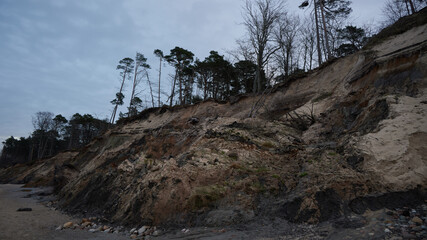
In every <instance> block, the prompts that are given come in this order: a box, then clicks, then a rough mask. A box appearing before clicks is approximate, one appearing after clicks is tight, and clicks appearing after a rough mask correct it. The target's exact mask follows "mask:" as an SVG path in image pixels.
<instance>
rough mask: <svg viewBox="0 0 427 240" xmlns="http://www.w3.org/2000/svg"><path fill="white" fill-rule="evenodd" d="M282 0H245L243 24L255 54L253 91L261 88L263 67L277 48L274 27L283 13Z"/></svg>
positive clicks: (257, 91)
mask: <svg viewBox="0 0 427 240" xmlns="http://www.w3.org/2000/svg"><path fill="white" fill-rule="evenodd" d="M283 4H284V1H281V0H255V1H250V0H246V4H245V7H244V14H243V19H244V25H245V27H246V30H247V31H248V38H249V42H250V44H251V45H252V48H253V49H254V52H255V55H256V65H257V71H256V79H255V81H254V84H253V92H254V93H259V92H261V90H262V84H263V83H262V82H263V81H264V80H265V79H263V78H264V77H263V74H264V67H265V66H266V65H267V63H268V62H269V60H270V58H271V56H272V55H273V54H274V53H275V52H276V51H277V50H279V47H278V45H277V44H276V41H275V39H274V29H275V28H276V27H277V26H278V22H279V19H280V17H281V16H282V15H283V14H284V7H283V6H284V5H283Z"/></svg>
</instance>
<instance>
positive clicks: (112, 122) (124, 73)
mask: <svg viewBox="0 0 427 240" xmlns="http://www.w3.org/2000/svg"><path fill="white" fill-rule="evenodd" d="M126 72H127V67H126V68H125V69H124V70H123V80H122V85H121V86H120V91H119V93H122V91H123V85H124V84H125V79H126ZM118 107H119V104H118V103H117V104H116V106H115V107H114V110H113V114H112V116H111V122H110V123H111V124H114V119H115V118H116V112H117V108H118Z"/></svg>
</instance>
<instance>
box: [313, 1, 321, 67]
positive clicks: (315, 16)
mask: <svg viewBox="0 0 427 240" xmlns="http://www.w3.org/2000/svg"><path fill="white" fill-rule="evenodd" d="M314 19H315V22H316V38H317V56H318V61H319V66H320V65H321V64H322V51H321V49H320V32H319V18H318V16H317V2H316V0H314Z"/></svg>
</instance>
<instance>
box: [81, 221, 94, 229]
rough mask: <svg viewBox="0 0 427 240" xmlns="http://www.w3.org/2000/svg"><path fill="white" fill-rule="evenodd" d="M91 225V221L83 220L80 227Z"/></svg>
mask: <svg viewBox="0 0 427 240" xmlns="http://www.w3.org/2000/svg"><path fill="white" fill-rule="evenodd" d="M91 225H92V223H91V222H84V223H82V227H84V228H85V227H88V226H91Z"/></svg>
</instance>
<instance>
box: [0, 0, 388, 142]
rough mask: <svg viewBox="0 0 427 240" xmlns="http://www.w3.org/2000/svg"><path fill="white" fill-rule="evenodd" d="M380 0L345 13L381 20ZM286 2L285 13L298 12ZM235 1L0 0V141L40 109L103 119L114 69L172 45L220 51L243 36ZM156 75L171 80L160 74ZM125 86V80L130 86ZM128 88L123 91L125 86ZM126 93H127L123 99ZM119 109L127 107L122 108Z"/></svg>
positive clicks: (26, 127)
mask: <svg viewBox="0 0 427 240" xmlns="http://www.w3.org/2000/svg"><path fill="white" fill-rule="evenodd" d="M384 1H385V0H380V1H372V0H353V4H352V8H353V13H352V16H351V20H352V21H353V22H354V23H355V24H357V25H362V24H364V23H372V22H375V21H379V20H380V17H381V16H380V15H381V10H380V9H381V6H382V5H383V3H384ZM300 2H301V1H300V0H298V1H296V0H291V1H288V2H287V9H288V11H289V12H294V13H301V12H303V11H302V10H300V9H298V8H297V6H298V3H300ZM242 4H243V2H242V1H241V0H0V56H1V58H0V81H1V82H0V83H1V84H0V142H1V141H3V140H4V139H5V138H7V137H9V136H11V135H13V136H15V137H27V136H28V135H29V134H30V133H31V132H32V130H33V126H32V124H31V117H32V116H33V115H34V114H35V113H36V112H38V111H50V112H53V113H54V114H62V115H63V116H65V117H66V118H67V119H69V118H70V117H71V116H72V115H73V114H74V113H76V112H78V113H81V114H85V113H89V114H92V115H94V116H96V117H98V118H108V117H109V115H110V113H111V110H112V105H111V104H110V103H109V102H110V101H111V100H112V99H113V98H114V95H115V92H117V89H118V87H119V73H118V71H117V70H116V69H115V68H116V66H117V64H118V61H119V60H120V59H122V58H124V57H134V55H135V52H136V51H139V52H141V53H143V54H144V55H145V56H146V57H147V58H148V59H149V63H150V64H151V65H152V68H153V69H152V71H151V76H152V78H156V74H157V73H156V72H155V71H156V70H157V68H158V62H157V61H156V60H157V59H156V58H155V57H154V55H153V54H152V53H153V50H154V49H157V48H159V49H162V50H163V51H164V52H165V53H168V52H169V50H170V49H172V48H174V47H175V46H179V47H182V48H186V49H188V50H190V51H192V52H193V53H195V55H196V57H198V58H200V59H204V58H205V57H206V56H207V55H208V54H209V51H210V50H216V51H219V52H220V54H223V55H225V54H226V53H225V52H226V50H230V49H233V48H234V47H235V40H236V39H238V38H240V37H242V36H243V35H244V28H243V26H242V25H241V24H240V23H241V22H242V17H241V6H242ZM162 81H163V82H164V83H165V86H166V85H169V80H168V79H167V78H166V77H165V78H163V79H162ZM129 87H130V85H128V88H129ZM125 95H126V93H125ZM127 100H128V99H125V101H126V102H127ZM122 111H125V110H124V109H122Z"/></svg>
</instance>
